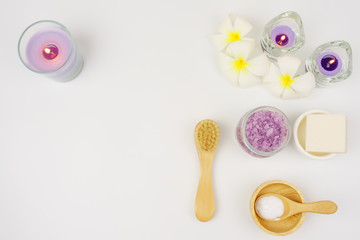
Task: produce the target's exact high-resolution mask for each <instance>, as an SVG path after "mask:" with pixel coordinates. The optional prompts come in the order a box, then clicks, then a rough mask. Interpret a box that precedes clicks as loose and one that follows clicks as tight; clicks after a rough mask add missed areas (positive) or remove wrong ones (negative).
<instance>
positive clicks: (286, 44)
mask: <svg viewBox="0 0 360 240" xmlns="http://www.w3.org/2000/svg"><path fill="white" fill-rule="evenodd" d="M260 43H261V47H262V49H263V51H264V52H266V54H267V55H268V56H269V57H271V58H273V59H274V58H277V57H280V56H283V55H286V54H289V53H292V52H295V51H297V50H298V49H300V48H301V47H302V46H304V44H305V33H304V27H303V23H302V21H301V18H300V16H299V14H297V13H296V12H291V11H288V12H284V13H282V14H280V15H279V16H277V17H275V18H274V19H272V20H271V21H270V22H268V23H267V24H266V26H265V29H264V32H263V34H262V37H261V40H260Z"/></svg>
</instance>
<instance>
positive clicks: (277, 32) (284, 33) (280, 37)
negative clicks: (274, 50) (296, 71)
mask: <svg viewBox="0 0 360 240" xmlns="http://www.w3.org/2000/svg"><path fill="white" fill-rule="evenodd" d="M270 38H271V40H272V41H273V42H274V43H275V45H276V46H278V47H279V48H289V47H292V46H293V45H294V43H295V33H294V31H293V30H292V29H291V28H290V27H289V26H286V25H279V26H277V27H275V28H273V30H272V31H271V33H270Z"/></svg>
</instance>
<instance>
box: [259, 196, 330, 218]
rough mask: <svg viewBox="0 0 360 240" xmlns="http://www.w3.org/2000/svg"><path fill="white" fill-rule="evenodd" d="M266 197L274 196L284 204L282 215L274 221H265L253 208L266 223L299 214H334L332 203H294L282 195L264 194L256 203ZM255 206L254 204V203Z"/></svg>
mask: <svg viewBox="0 0 360 240" xmlns="http://www.w3.org/2000/svg"><path fill="white" fill-rule="evenodd" d="M266 196H274V197H277V198H279V199H280V200H281V201H282V202H283V203H284V214H283V215H282V216H280V217H277V218H275V219H266V218H264V217H262V216H261V214H260V213H259V212H258V210H257V209H256V208H255V211H256V213H257V214H258V216H259V217H261V218H262V219H265V220H268V221H279V220H282V219H285V218H288V217H290V216H292V215H295V214H298V213H301V212H312V213H322V214H331V213H334V212H336V210H337V205H336V204H335V203H334V202H331V201H319V202H313V203H298V202H294V201H292V200H290V199H288V198H286V197H284V196H282V195H278V194H271V193H269V194H264V195H261V196H260V197H259V198H258V199H257V200H256V202H257V201H258V200H259V199H260V198H262V197H266ZM255 206H256V203H255Z"/></svg>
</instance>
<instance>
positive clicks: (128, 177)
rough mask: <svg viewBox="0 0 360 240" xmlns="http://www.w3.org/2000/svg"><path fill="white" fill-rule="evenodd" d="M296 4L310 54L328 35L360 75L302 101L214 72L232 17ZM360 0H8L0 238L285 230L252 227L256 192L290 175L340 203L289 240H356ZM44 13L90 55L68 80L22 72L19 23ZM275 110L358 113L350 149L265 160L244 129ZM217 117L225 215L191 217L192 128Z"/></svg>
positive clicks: (219, 198)
mask: <svg viewBox="0 0 360 240" xmlns="http://www.w3.org/2000/svg"><path fill="white" fill-rule="evenodd" d="M286 10H295V11H297V12H298V13H299V14H300V15H301V17H302V19H303V22H304V26H305V32H306V37H307V41H306V45H305V46H304V47H303V48H302V49H301V50H300V52H299V53H298V56H300V57H302V58H303V59H304V58H306V57H307V56H308V55H309V54H310V53H311V52H312V50H313V49H314V48H315V47H316V46H318V45H320V44H322V43H324V42H327V41H330V40H336V39H344V40H347V41H348V42H350V44H351V45H352V49H353V53H354V56H353V59H354V70H353V74H352V76H351V77H350V78H349V79H348V80H346V81H344V82H342V83H340V84H338V85H337V86H336V87H333V88H326V89H315V90H314V91H313V93H312V95H311V96H309V97H308V98H305V99H298V100H292V101H286V100H281V99H277V98H275V97H273V96H272V95H270V94H269V93H268V92H267V91H266V90H265V89H263V88H262V87H261V86H258V87H254V88H251V89H245V90H244V89H239V88H235V87H233V86H231V85H230V84H228V82H227V81H226V80H225V79H224V77H223V76H222V75H221V74H220V73H219V69H218V65H217V59H216V51H215V49H214V47H213V46H212V44H211V42H210V39H209V38H210V36H211V35H212V34H213V33H215V32H216V31H217V29H218V25H219V24H220V22H221V21H222V20H223V19H224V18H225V17H226V16H227V14H228V13H229V12H231V11H232V12H235V13H237V14H239V15H241V16H243V17H244V18H246V19H247V20H249V21H250V22H251V23H252V24H253V25H254V27H255V29H254V31H253V32H252V36H253V37H257V38H258V37H259V35H260V34H261V32H262V30H263V27H264V25H265V24H266V23H267V22H268V21H269V20H270V19H272V18H273V17H275V16H276V15H278V14H280V13H281V12H284V11H286ZM358 13H359V4H358V1H351V0H343V1H333V0H329V1H300V0H299V1H278V0H273V1H260V0H252V1H240V0H222V1H209V0H199V1H194V0H182V1H180V0H179V1H165V0H162V1H161V0H155V1H145V0H142V1H115V0H113V1H107V0H103V1H71V0H62V1H59V0H56V1H45V0H32V1H28V0H23V1H20V0H12V1H5V0H2V1H1V15H0V19H1V21H0V29H1V40H0V43H1V44H0V53H1V54H0V239H2V240H15V239H16V240H23V239H26V240H43V239H44V240H49V239H51V240H64V239H66V240H79V239H86V240H93V239H94V240H95V239H106V240H112V239H181V240H183V239H188V240H190V239H275V238H276V237H274V236H271V235H268V234H267V233H265V232H263V231H262V230H261V229H260V228H259V227H258V226H257V225H256V224H255V223H254V221H253V220H252V218H251V215H250V211H249V201H250V197H251V195H252V193H253V191H254V190H255V189H256V188H257V187H258V186H259V185H260V184H261V183H263V182H265V181H268V180H273V179H282V180H286V181H289V182H290V183H292V184H294V185H295V186H297V187H298V188H299V189H300V191H302V193H303V195H304V197H305V200H306V201H309V202H311V201H318V200H332V201H334V202H336V203H337V204H338V206H339V209H338V212H337V213H336V214H334V215H320V214H307V216H306V219H305V222H304V224H303V225H302V227H301V228H300V229H299V230H298V231H297V232H295V233H293V234H292V235H289V236H287V237H286V239H294V240H295V239H307V240H311V239H316V240H318V239H359V236H358V231H359V230H358V229H359V220H358V216H357V215H358V214H359V213H360V204H359V203H360V191H359V183H360V174H359V169H360V161H359V155H360V148H359V145H358V136H359V134H360V132H359V131H360V128H359V126H358V123H359V120H360V113H359V107H358V103H359V100H360V94H359V89H360V82H359V81H358V80H359V79H358V78H359V77H360V76H359V71H358V62H359V54H358V53H359V44H360V32H359V31H358V29H357V27H356V26H357V22H358V19H359V17H358V15H359V14H358ZM41 19H53V20H57V21H59V22H61V23H63V24H64V25H65V26H67V27H68V29H69V30H70V31H71V33H72V34H73V36H74V38H75V41H76V42H77V44H78V45H79V49H80V50H81V52H82V53H83V56H84V59H85V65H84V68H83V71H82V73H81V75H79V77H78V78H77V79H75V80H74V81H71V82H68V83H58V82H54V81H52V80H50V79H47V78H44V77H42V76H39V75H37V74H35V73H32V72H30V71H29V70H27V69H26V68H25V67H24V66H23V65H22V63H21V62H20V60H19V57H18V55H17V42H18V38H19V37H20V34H21V33H22V31H23V30H24V29H25V28H26V27H27V26H28V25H30V24H31V23H33V22H35V21H37V20H41ZM261 105H271V106H275V107H278V108H279V109H281V110H282V111H284V112H285V113H286V114H287V115H288V117H289V119H290V120H291V121H292V122H294V121H295V119H296V117H297V116H298V115H300V114H301V113H302V112H304V111H306V110H310V109H324V110H327V111H330V112H333V113H343V114H346V115H348V124H349V132H348V133H349V134H348V153H347V154H341V155H337V156H336V157H335V158H333V159H330V160H326V161H317V160H312V159H308V158H306V157H304V156H303V155H301V154H300V153H298V152H297V151H296V149H295V145H294V142H291V143H290V144H289V146H288V147H287V148H286V149H285V150H284V151H282V152H281V153H279V154H278V155H276V156H274V157H272V158H268V159H255V158H252V157H250V156H249V155H247V154H246V153H245V152H244V151H243V150H242V149H241V148H240V146H239V145H238V143H237V142H236V141H235V138H234V129H235V125H236V123H237V122H238V120H239V119H240V117H241V116H242V115H243V114H244V113H245V112H246V111H248V110H250V109H253V108H255V107H257V106H261ZM204 118H211V119H213V120H215V121H217V122H218V123H219V125H220V128H221V140H220V144H219V147H218V151H217V155H216V158H215V161H214V166H213V167H214V168H213V181H214V190H215V198H216V199H215V200H216V213H215V216H214V218H213V219H212V220H211V221H210V222H207V223H201V222H199V221H197V219H196V218H195V216H194V210H193V208H194V198H195V194H196V189H197V181H198V177H199V161H198V158H197V154H196V150H195V145H194V142H193V130H194V127H195V125H196V123H197V122H198V121H200V120H202V119H204Z"/></svg>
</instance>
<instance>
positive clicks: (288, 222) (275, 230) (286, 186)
mask: <svg viewBox="0 0 360 240" xmlns="http://www.w3.org/2000/svg"><path fill="white" fill-rule="evenodd" d="M267 193H276V194H279V195H282V196H284V197H287V198H289V199H291V200H293V201H296V202H299V203H305V200H304V197H303V195H302V194H301V192H300V191H299V190H298V189H297V188H296V187H295V186H293V185H292V184H290V183H288V182H285V181H282V180H273V181H268V182H266V183H263V184H261V185H260V186H259V187H258V188H257V189H256V191H255V192H254V193H253V195H252V197H251V201H250V211H251V216H252V217H253V219H254V221H255V223H256V224H257V225H258V226H259V227H260V228H261V229H262V230H264V231H265V232H267V233H269V234H272V235H275V236H285V235H288V234H291V233H293V232H295V231H296V230H297V229H298V228H299V227H300V226H301V224H302V223H303V222H304V219H305V213H304V212H303V213H299V214H296V215H294V216H291V217H288V218H286V219H283V220H279V221H266V220H264V219H262V218H260V217H259V216H258V215H257V214H256V211H255V202H256V199H257V198H259V197H260V196H262V195H264V194H267Z"/></svg>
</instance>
